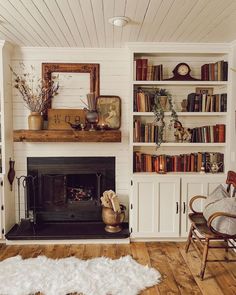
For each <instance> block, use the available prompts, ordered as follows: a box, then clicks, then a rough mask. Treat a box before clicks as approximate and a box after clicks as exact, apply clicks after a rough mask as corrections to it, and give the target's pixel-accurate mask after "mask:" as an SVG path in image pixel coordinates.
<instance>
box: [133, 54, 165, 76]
mask: <svg viewBox="0 0 236 295" xmlns="http://www.w3.org/2000/svg"><path fill="white" fill-rule="evenodd" d="M134 73H135V79H136V80H137V81H143V80H144V81H147V80H148V81H161V80H163V66H162V65H149V64H148V59H147V58H138V59H136V60H135V61H134Z"/></svg>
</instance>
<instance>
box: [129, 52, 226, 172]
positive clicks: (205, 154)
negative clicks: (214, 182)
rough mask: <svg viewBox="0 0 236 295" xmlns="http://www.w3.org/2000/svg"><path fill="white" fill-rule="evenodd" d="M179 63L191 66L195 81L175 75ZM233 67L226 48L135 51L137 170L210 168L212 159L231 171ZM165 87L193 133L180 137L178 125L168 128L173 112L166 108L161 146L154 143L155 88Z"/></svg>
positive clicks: (134, 144) (134, 147) (134, 165)
mask: <svg viewBox="0 0 236 295" xmlns="http://www.w3.org/2000/svg"><path fill="white" fill-rule="evenodd" d="M180 63H186V64H187V65H188V66H189V68H190V71H191V72H190V73H191V77H193V80H184V78H183V80H171V79H172V78H173V76H174V73H173V70H174V69H175V68H176V65H178V64H180ZM228 68H229V66H228V52H227V50H226V51H225V52H224V50H223V51H222V52H217V53H216V52H212V53H209V52H206V53H204V52H197V53H195V52H193V51H192V52H186V53H184V52H176V53H174V52H173V53H170V52H164V51H163V52H156V53H154V52H150V51H149V52H138V51H136V52H135V51H133V73H132V77H133V81H132V85H131V87H132V96H133V100H132V105H131V109H132V113H131V116H132V127H131V150H132V159H133V160H132V168H131V169H132V171H133V173H136V172H157V173H158V172H159V170H163V169H164V170H165V172H182V173H185V172H194V173H196V172H200V171H201V172H206V173H208V172H210V169H209V165H210V163H212V162H217V163H219V164H220V165H219V166H220V168H219V170H218V172H219V173H222V172H224V171H226V169H227V159H228V157H227V155H226V154H227V139H228V136H229V135H228V134H229V131H228V127H229V126H228V119H227V114H228V109H229V94H228ZM161 88H162V89H163V88H164V89H166V90H167V91H168V93H170V94H171V97H172V101H173V104H174V109H175V110H176V112H177V115H178V120H179V121H180V122H181V123H182V126H183V127H184V128H186V129H188V130H190V132H191V138H190V139H189V140H187V141H183V142H180V141H177V140H176V137H175V129H174V127H173V125H172V127H171V128H170V129H168V128H167V126H168V125H169V121H170V118H171V113H170V111H169V110H166V111H165V125H166V127H165V130H164V135H163V142H162V143H161V145H160V146H158V145H157V144H156V143H155V142H156V139H157V137H158V126H157V125H158V124H156V122H155V117H154V113H153V105H154V101H155V95H156V92H157V90H158V89H161ZM159 159H161V160H159ZM177 162H178V164H173V163H177ZM187 162H188V163H187ZM170 163H171V164H170ZM180 163H181V164H180ZM189 163H190V164H189ZM160 165H161V169H160Z"/></svg>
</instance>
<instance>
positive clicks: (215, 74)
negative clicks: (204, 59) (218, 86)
mask: <svg viewBox="0 0 236 295" xmlns="http://www.w3.org/2000/svg"><path fill="white" fill-rule="evenodd" d="M201 79H202V80H203V81H227V80H228V62H227V61H224V60H220V61H217V62H215V63H209V64H204V65H202V67H201Z"/></svg>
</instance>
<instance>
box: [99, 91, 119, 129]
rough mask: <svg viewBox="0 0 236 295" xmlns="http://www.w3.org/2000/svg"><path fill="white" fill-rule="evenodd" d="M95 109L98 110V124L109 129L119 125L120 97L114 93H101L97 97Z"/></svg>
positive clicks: (116, 127)
mask: <svg viewBox="0 0 236 295" xmlns="http://www.w3.org/2000/svg"><path fill="white" fill-rule="evenodd" d="M96 109H97V112H98V117H99V121H98V125H99V126H101V127H107V128H109V129H119V128H120V125H121V99H120V97H119V96H114V95H111V96H110V95H101V96H98V97H97V100H96Z"/></svg>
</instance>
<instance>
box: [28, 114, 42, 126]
mask: <svg viewBox="0 0 236 295" xmlns="http://www.w3.org/2000/svg"><path fill="white" fill-rule="evenodd" d="M28 125H29V130H42V129H43V117H42V115H41V114H40V113H37V112H31V114H30V115H29V117H28Z"/></svg>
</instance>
